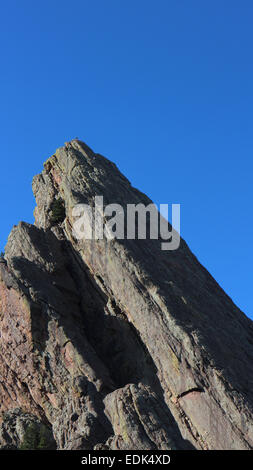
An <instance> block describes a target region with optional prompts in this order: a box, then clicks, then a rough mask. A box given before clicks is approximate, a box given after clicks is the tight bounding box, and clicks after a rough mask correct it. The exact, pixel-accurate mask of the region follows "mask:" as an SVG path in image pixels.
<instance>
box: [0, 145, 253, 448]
mask: <svg viewBox="0 0 253 470" xmlns="http://www.w3.org/2000/svg"><path fill="white" fill-rule="evenodd" d="M33 191H34V195H35V198H36V202H37V207H36V209H35V213H34V215H35V225H30V224H27V223H24V222H21V223H20V224H19V225H18V226H15V227H14V228H13V230H12V232H11V234H10V236H9V238H8V243H7V246H6V250H5V258H4V260H2V262H1V263H0V334H1V336H0V413H1V419H2V427H1V429H0V446H2V447H3V446H5V445H6V440H4V438H3V435H4V430H5V429H6V416H9V415H8V413H13V412H14V411H13V410H16V409H17V408H18V410H19V420H20V419H21V417H22V413H23V415H24V417H25V416H28V415H29V416H32V417H33V418H31V419H34V420H38V421H39V422H41V423H44V425H45V426H47V427H48V428H51V429H52V431H53V435H54V439H55V441H56V443H57V448H58V449H102V448H105V449H112V450H114V449H128V450H130V449H251V448H252V447H253V420H252V417H253V375H252V372H253V323H252V321H251V320H249V319H248V318H247V317H246V316H245V315H244V314H243V313H242V312H241V311H240V310H239V309H238V308H237V307H236V306H235V305H234V304H233V302H232V301H231V299H230V298H229V297H228V296H227V295H226V294H225V293H224V291H223V290H222V289H221V288H220V287H219V285H218V284H217V283H216V282H215V280H214V279H213V278H212V276H211V275H210V274H209V273H208V272H207V271H206V270H205V268H203V266H201V264H200V263H199V262H198V260H197V259H196V257H195V256H194V255H193V254H192V253H191V251H190V250H189V248H188V246H187V245H186V243H185V242H184V241H183V240H181V243H180V247H179V248H178V249H177V250H175V251H162V250H161V243H160V240H153V239H147V240H126V239H124V240H123V239H113V240H108V239H106V238H104V239H99V240H88V239H81V240H78V239H77V238H76V237H75V235H74V231H73V225H74V222H75V217H74V216H73V207H75V206H76V205H77V204H90V205H93V204H94V197H95V196H103V198H104V204H110V203H118V204H121V206H122V207H123V208H124V207H126V205H127V204H129V203H131V204H138V203H143V204H145V205H147V204H149V203H150V202H151V201H150V199H148V198H147V197H146V196H145V195H144V194H142V193H140V192H139V191H138V190H136V189H135V188H133V187H132V186H131V184H130V183H129V181H128V180H127V179H126V178H125V177H124V176H123V175H122V174H121V173H120V172H119V170H118V169H117V167H116V166H115V165H114V164H113V163H112V162H110V161H109V160H107V159H106V158H104V157H102V156H101V155H99V154H95V153H93V151H92V150H91V149H90V148H89V147H87V145H85V144H84V143H82V142H81V141H78V140H73V141H71V142H69V143H67V144H65V146H64V147H61V148H60V149H58V150H57V151H56V153H55V155H53V156H52V157H51V158H49V159H48V160H47V162H46V163H45V164H44V170H43V171H42V173H41V174H40V175H38V176H36V177H35V178H34V181H33ZM20 410H21V411H20ZM20 413H21V417H20ZM11 416H12V415H11ZM24 419H25V418H24ZM14 427H15V426H14ZM8 436H9V441H8V445H13V446H14V447H17V446H18V439H19V440H20V438H18V437H17V436H18V434H17V432H16V431H15V432H14V433H13V437H12V438H11V437H10V436H11V433H9V434H8ZM11 440H13V442H12V443H11V442H10V441H11Z"/></svg>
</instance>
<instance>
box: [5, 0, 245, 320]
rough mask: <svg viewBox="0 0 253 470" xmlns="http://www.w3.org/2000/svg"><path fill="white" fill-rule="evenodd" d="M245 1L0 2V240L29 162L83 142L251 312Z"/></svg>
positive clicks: (24, 201)
mask: <svg viewBox="0 0 253 470" xmlns="http://www.w3.org/2000/svg"><path fill="white" fill-rule="evenodd" d="M252 22H253V2H252V1H251V0H248V1H247V0H238V1H235V0H212V1H208V0H207V1H203V0H174V1H172V0H156V1H154V0H152V1H150V0H134V1H133V0H128V1H121V0H117V1H116V0H107V1H105V0H92V1H91V0H72V1H66V0H61V1H60V0H51V1H48V0H43V2H42V1H41V0H37V1H36V2H34V1H30V0H29V1H28V0H22V2H21V1H20V0H16V1H13V0H8V2H2V3H1V29H0V44H1V63H0V67H1V76H0V80H1V87H0V103H1V108H0V133H1V185H0V203H1V230H0V245H1V248H3V247H4V245H5V243H6V239H7V236H8V234H9V232H10V230H11V228H12V226H13V224H16V223H18V222H19V220H25V221H28V222H33V220H34V219H33V209H34V206H35V202H34V198H33V195H32V191H31V181H32V177H33V175H34V174H36V173H39V172H40V171H41V169H42V164H43V162H44V161H45V160H46V159H47V158H48V157H49V156H50V155H51V154H52V153H54V151H55V149H56V148H57V147H59V146H60V145H63V143H64V142H65V141H68V140H70V139H71V138H74V137H79V138H80V139H82V140H84V141H85V142H86V143H87V144H88V145H89V146H91V147H92V148H93V150H95V151H96V152H99V153H102V154H103V155H105V156H107V157H108V158H110V159H111V160H113V161H114V162H115V163H116V164H117V165H118V167H119V168H120V170H121V171H122V172H123V173H124V174H125V175H126V176H127V177H128V178H129V179H130V181H131V182H132V183H133V185H134V186H136V187H138V188H139V189H140V190H142V191H143V192H145V193H147V194H148V195H149V196H150V197H151V198H152V199H153V200H154V201H155V202H156V203H158V204H160V203H169V204H171V203H180V204H181V225H182V236H183V237H184V238H185V240H186V241H187V243H188V244H189V246H190V248H191V249H192V251H193V252H194V253H195V254H196V256H197V257H198V259H199V260H200V261H201V262H202V264H204V266H205V267H206V268H207V269H208V270H209V271H210V272H211V274H212V275H213V276H214V277H215V279H216V280H217V281H218V282H219V283H220V285H221V286H222V287H223V288H224V289H225V291H226V292H227V293H228V294H229V295H230V296H231V297H232V299H233V300H234V302H235V303H236V304H237V305H238V306H239V307H240V308H241V309H242V310H243V311H244V312H245V313H246V314H247V315H248V316H251V317H252V318H253V298H252V266H253V254H252V253H253V250H252V238H253V237H252V235H253V220H252V202H253V201H252V177H253V176H252V173H253V163H252V150H253V134H252V124H253V89H252V86H253V61H252V49H253V28H252Z"/></svg>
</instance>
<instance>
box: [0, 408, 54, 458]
mask: <svg viewBox="0 0 253 470" xmlns="http://www.w3.org/2000/svg"><path fill="white" fill-rule="evenodd" d="M2 418H3V420H2V424H1V427H0V446H1V449H6V450H17V449H20V448H22V445H23V446H24V444H26V446H27V445H28V444H29V441H28V440H27V431H28V430H29V428H30V429H31V433H30V434H31V437H32V440H35V439H34V437H35V436H34V434H35V433H36V434H37V435H41V436H43V442H42V441H41V442H40V444H41V445H42V444H43V445H44V446H45V448H46V449H51V450H52V449H55V441H54V438H53V434H52V430H51V427H50V425H48V424H45V423H43V422H41V421H40V420H39V419H38V418H37V417H36V416H33V415H31V414H29V413H24V411H22V409H19V408H16V409H14V410H12V411H8V412H6V413H5V414H4V415H3V417H2ZM31 426H32V428H31ZM26 440H27V442H26Z"/></svg>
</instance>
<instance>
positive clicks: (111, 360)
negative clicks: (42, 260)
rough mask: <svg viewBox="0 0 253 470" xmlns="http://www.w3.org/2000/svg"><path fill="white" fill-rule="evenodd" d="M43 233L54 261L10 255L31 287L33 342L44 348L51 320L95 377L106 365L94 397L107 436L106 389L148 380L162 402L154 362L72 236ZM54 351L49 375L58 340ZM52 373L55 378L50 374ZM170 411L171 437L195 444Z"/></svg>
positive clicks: (183, 443) (187, 445)
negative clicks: (90, 268)
mask: <svg viewBox="0 0 253 470" xmlns="http://www.w3.org/2000/svg"><path fill="white" fill-rule="evenodd" d="M34 229H35V231H37V230H38V229H37V228H35V227H34ZM44 234H45V241H44V243H45V247H44V249H46V247H48V246H54V247H55V248H56V250H55V257H56V258H55V259H54V265H53V266H51V265H50V263H49V264H48V265H47V264H45V265H44V266H43V265H41V264H39V263H38V264H37V263H35V262H31V261H29V260H27V259H25V258H21V257H19V258H16V259H14V260H13V266H14V268H15V271H18V272H19V273H20V278H21V279H22V282H23V283H24V284H25V285H26V288H27V289H29V287H31V290H32V292H33V298H34V301H33V302H32V306H31V313H32V336H33V341H34V346H35V348H36V349H38V351H39V352H40V353H41V354H43V353H44V352H45V351H46V349H47V342H48V340H49V336H50V334H51V335H52V324H57V328H58V329H59V328H62V329H63V331H64V333H65V335H66V338H67V342H71V343H72V344H73V345H74V347H75V348H76V350H77V351H78V353H79V354H80V356H81V357H83V358H84V359H85V361H86V362H88V363H89V365H90V367H91V368H92V369H93V370H94V371H95V372H96V374H97V377H100V376H101V374H102V375H103V374H104V375H105V376H106V372H105V373H104V370H105V371H108V378H109V379H108V380H105V381H104V382H103V383H102V385H101V388H100V390H99V394H100V397H101V399H99V400H97V411H98V414H101V413H102V414H103V421H104V424H105V432H104V439H107V438H108V437H109V436H110V435H111V434H112V428H111V423H110V422H109V421H108V419H107V417H106V416H105V415H104V409H103V408H104V405H103V402H102V399H103V398H104V397H105V396H106V395H107V394H108V393H110V392H112V391H114V390H116V389H118V388H121V387H124V386H125V385H126V384H129V383H135V384H138V383H139V382H142V383H144V384H146V385H148V386H150V387H151V388H152V390H154V391H155V393H156V394H157V396H158V397H159V400H160V401H162V403H163V404H165V401H164V392H163V389H162V387H161V384H160V381H159V379H158V376H157V368H156V366H155V364H154V362H153V359H152V357H151V356H150V354H149V352H148V350H147V348H146V346H145V344H144V343H143V342H142V340H141V338H140V335H139V333H138V332H137V330H136V329H135V328H134V326H133V325H132V324H131V323H129V322H128V320H127V317H126V315H125V313H124V311H122V310H121V308H120V307H119V306H118V305H117V304H116V303H115V301H114V299H113V298H112V297H111V296H110V295H109V293H107V292H106V289H105V287H104V286H103V280H102V279H101V278H97V279H96V278H94V277H93V276H92V275H91V273H90V272H89V269H88V267H87V266H86V265H85V263H84V262H83V260H82V258H81V257H80V255H79V253H78V252H77V251H76V250H74V248H73V246H72V245H71V243H70V242H68V241H66V240H63V241H60V240H58V238H57V237H56V236H55V235H54V234H53V232H52V231H48V232H44ZM40 242H41V239H40ZM49 324H50V329H51V332H49ZM61 346H64V345H61ZM54 355H55V357H50V355H49V354H48V353H47V356H46V360H45V367H46V370H47V372H48V374H49V375H50V371H51V369H53V368H51V367H50V361H54V362H57V361H58V360H61V359H60V357H61V351H60V346H59V344H56V347H55V351H54ZM56 356H57V359H56ZM101 364H102V366H101ZM103 367H104V370H103ZM51 379H52V381H53V377H51ZM165 406H167V405H165ZM168 411H169V415H170V424H171V423H173V437H174V439H175V440H176V442H177V443H178V446H179V448H181V449H194V446H193V445H192V444H191V443H190V442H188V441H186V440H184V439H183V438H182V435H181V433H180V431H179V428H178V425H177V423H176V421H175V419H174V417H173V415H172V414H171V412H170V410H169V409H168Z"/></svg>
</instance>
